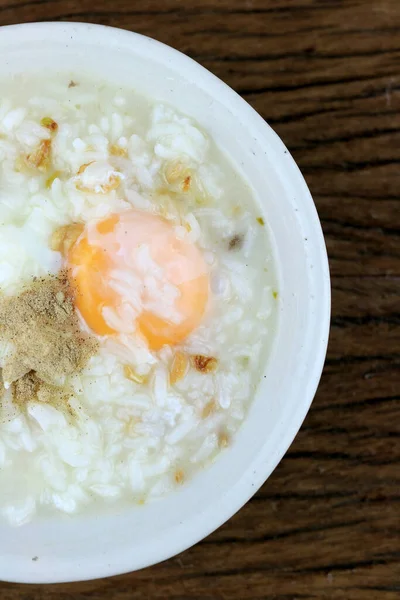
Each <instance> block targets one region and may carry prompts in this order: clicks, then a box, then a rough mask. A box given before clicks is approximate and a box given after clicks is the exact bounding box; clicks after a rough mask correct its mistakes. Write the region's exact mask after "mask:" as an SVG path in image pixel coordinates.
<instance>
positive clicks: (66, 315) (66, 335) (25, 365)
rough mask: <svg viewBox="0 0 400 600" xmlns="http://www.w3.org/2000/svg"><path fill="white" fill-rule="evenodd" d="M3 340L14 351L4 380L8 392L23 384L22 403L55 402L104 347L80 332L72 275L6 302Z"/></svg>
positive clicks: (1, 311)
mask: <svg viewBox="0 0 400 600" xmlns="http://www.w3.org/2000/svg"><path fill="white" fill-rule="evenodd" d="M0 336H1V337H2V338H3V340H5V341H7V342H10V343H11V345H12V346H13V352H12V354H11V355H10V356H8V357H7V359H6V361H5V364H4V366H3V372H2V376H3V380H4V385H5V386H6V387H9V386H10V385H11V384H14V382H17V384H15V385H14V390H13V391H14V397H15V399H16V400H18V403H19V404H20V403H21V399H22V398H25V399H26V401H29V400H31V399H39V400H42V401H44V402H47V401H49V400H50V399H51V396H52V394H55V391H56V390H55V388H60V386H63V385H64V383H65V381H66V378H67V377H69V376H71V375H74V374H76V373H79V371H81V370H82V369H83V368H84V367H85V365H86V364H87V362H88V360H89V358H90V357H91V356H92V355H93V354H94V353H95V352H96V351H97V347H98V344H97V341H96V340H95V339H94V338H93V337H92V336H90V335H88V334H86V333H85V332H83V331H81V329H80V326H79V320H78V316H77V314H76V312H75V308H74V302H73V291H72V289H71V287H70V284H69V281H68V276H67V273H66V272H61V273H60V274H59V276H57V277H52V276H49V277H43V278H39V279H36V280H33V281H32V283H31V284H30V285H29V286H27V287H26V288H25V289H23V290H22V292H21V293H20V294H18V295H17V296H12V297H6V296H3V297H0Z"/></svg>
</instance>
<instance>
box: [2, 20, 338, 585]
mask: <svg viewBox="0 0 400 600" xmlns="http://www.w3.org/2000/svg"><path fill="white" fill-rule="evenodd" d="M0 55H1V64H0V78H2V77H4V76H12V75H13V74H15V73H34V72H39V73H40V74H41V75H43V73H46V72H49V73H51V72H54V70H58V71H60V72H65V71H66V70H72V71H86V72H89V73H91V74H92V75H93V74H95V75H98V76H99V77H100V78H102V79H106V80H108V81H110V82H113V83H120V84H121V86H134V87H135V88H136V89H137V90H138V91H141V92H143V93H144V94H146V95H149V96H150V97H154V98H156V99H158V100H160V101H163V102H166V103H169V104H171V105H172V106H174V107H176V108H177V109H178V110H180V111H182V112H183V113H185V114H187V115H190V116H193V117H194V118H195V119H196V120H197V121H198V122H199V123H200V124H201V125H202V126H203V127H204V128H205V129H206V130H207V131H208V132H209V133H210V134H211V135H212V136H213V138H214V139H215V140H216V142H217V143H218V144H219V146H220V147H222V148H223V149H225V150H226V151H227V153H229V155H230V156H231V158H232V159H233V161H234V162H235V163H236V165H237V168H238V169H240V170H241V171H242V172H243V173H244V175H245V177H246V178H247V179H248V180H249V181H250V182H251V184H252V185H253V188H254V190H255V194H256V197H257V200H258V202H259V204H260V210H261V211H262V213H263V214H264V216H265V221H266V222H267V223H268V224H269V227H270V233H271V236H272V241H273V247H274V250H275V259H276V263H277V267H278V276H279V309H280V314H279V324H278V331H277V334H276V340H275V344H274V346H273V350H272V355H270V357H269V360H268V363H267V364H266V365H265V377H264V378H263V379H262V383H261V385H260V387H259V389H258V391H257V394H256V397H255V398H254V401H253V403H252V406H251V409H250V412H249V415H248V416H247V418H246V420H245V422H244V424H243V426H242V427H241V429H240V431H239V433H238V435H237V438H236V440H235V443H234V444H233V445H232V447H231V448H230V449H228V450H226V451H224V452H223V453H222V454H221V455H220V457H219V458H218V460H217V461H216V462H215V464H213V465H212V466H211V467H210V468H208V469H206V470H204V471H203V472H201V473H199V474H197V476H196V477H194V479H193V481H191V482H190V483H188V484H187V485H186V486H184V487H183V488H182V489H181V490H180V491H179V492H177V493H174V494H171V495H169V496H167V497H166V498H164V499H162V500H160V501H159V502H156V503H154V504H150V505H148V506H143V507H139V508H138V507H132V508H131V509H123V510H122V509H117V508H115V510H112V511H109V512H107V513H105V514H104V513H103V514H101V513H94V514H93V515H90V516H87V515H86V516H76V517H73V518H67V517H59V518H49V519H46V520H36V521H34V522H33V523H32V524H30V525H26V526H24V527H22V528H19V529H14V528H11V527H8V526H6V525H4V524H1V525H0V579H2V580H7V581H18V582H61V581H76V580H83V579H93V578H97V577H105V576H109V575H115V574H119V573H124V572H128V571H132V570H135V569H140V568H142V567H146V566H149V565H151V564H154V563H157V562H159V561H162V560H164V559H167V558H169V557H171V556H173V555H174V554H177V553H178V552H181V551H183V550H185V549H186V548H188V547H189V546H191V545H193V544H195V543H196V542H198V541H199V540H201V539H202V538H204V537H205V536H207V535H208V534H209V533H211V532H212V531H213V530H214V529H216V528H217V527H219V526H220V525H221V524H222V523H224V521H226V520H227V519H229V518H230V517H231V516H232V515H233V514H234V513H235V512H236V511H237V510H238V509H239V508H240V507H241V506H242V505H243V504H244V503H245V502H247V500H248V499H249V498H250V497H251V496H252V495H253V494H254V493H255V492H256V491H257V489H258V488H259V487H260V486H261V485H262V484H263V483H264V481H265V480H266V479H267V477H268V476H269V475H270V474H271V472H272V471H273V469H274V468H275V467H276V465H277V464H278V463H279V461H280V460H281V458H282V456H283V455H284V453H285V452H286V450H287V449H288V447H289V445H290V444H291V442H292V441H293V439H294V437H295V435H296V433H297V431H298V429H299V427H300V425H301V423H302V421H303V419H304V417H305V415H306V413H307V411H308V409H309V407H310V404H311V401H312V399H313V396H314V394H315V391H316V388H317V385H318V381H319V378H320V375H321V371H322V366H323V362H324V358H325V353H326V346H327V339H328V331H329V318H330V285H329V268H328V261H327V256H326V250H325V244H324V239H323V235H322V231H321V227H320V223H319V220H318V216H317V212H316V210H315V206H314V203H313V200H312V198H311V195H310V193H309V191H308V188H307V186H306V184H305V182H304V179H303V177H302V175H301V174H300V171H299V170H298V168H297V166H296V164H295V162H294V160H293V159H292V157H291V156H290V154H289V152H288V151H287V150H286V148H285V146H284V145H283V143H282V142H281V140H280V139H279V138H278V136H277V135H276V134H275V133H274V131H273V130H272V129H271V128H270V127H269V126H268V125H267V124H266V123H265V121H264V120H263V119H262V118H261V117H260V116H259V115H258V114H257V113H256V112H255V111H254V110H253V109H252V108H251V107H250V106H249V105H248V104H247V103H246V102H245V101H244V100H242V99H241V98H240V97H239V96H238V95H237V94H236V93H235V92H233V91H232V90H231V89H230V88H229V87H228V86H226V85H225V84H224V83H222V82H221V81H220V80H219V79H217V78H216V77H215V76H214V75H212V74H211V73H209V72H208V71H206V69H204V68H203V67H201V66H200V65H198V64H197V63H195V62H194V61H193V60H191V59H189V58H187V57H186V56H184V55H183V54H180V53H179V52H177V51H176V50H173V49H172V48H169V47H168V46H165V45H163V44H160V43H159V42H156V41H154V40H152V39H149V38H146V37H143V36H141V35H137V34H134V33H129V32H127V31H122V30H118V29H111V28H107V27H101V26H97V25H85V24H74V23H42V24H29V25H17V26H12V27H3V28H0ZM21 95H23V90H21ZM299 477H301V474H299Z"/></svg>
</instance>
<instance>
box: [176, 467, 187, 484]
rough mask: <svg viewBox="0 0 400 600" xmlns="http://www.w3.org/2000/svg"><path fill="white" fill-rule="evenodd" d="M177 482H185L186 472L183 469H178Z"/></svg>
mask: <svg viewBox="0 0 400 600" xmlns="http://www.w3.org/2000/svg"><path fill="white" fill-rule="evenodd" d="M174 479H175V483H177V484H178V485H182V483H184V482H185V473H184V471H183V470H182V469H177V470H176V471H175V475H174Z"/></svg>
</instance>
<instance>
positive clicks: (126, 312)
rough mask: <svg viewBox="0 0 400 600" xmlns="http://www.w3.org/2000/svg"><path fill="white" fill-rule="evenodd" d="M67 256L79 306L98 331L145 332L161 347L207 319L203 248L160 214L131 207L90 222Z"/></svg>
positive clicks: (150, 342)
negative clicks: (201, 250) (199, 247)
mask: <svg viewBox="0 0 400 600" xmlns="http://www.w3.org/2000/svg"><path fill="white" fill-rule="evenodd" d="M68 262H69V267H70V274H71V282H72V284H73V286H74V287H75V288H76V292H77V293H76V306H77V308H78V310H79V311H80V313H81V315H82V317H83V319H84V320H85V321H86V323H87V325H88V326H89V327H90V328H91V329H92V330H93V331H94V332H95V333H96V334H98V335H100V336H104V335H112V334H118V333H124V334H136V335H137V334H139V335H141V336H143V337H144V338H145V340H146V341H147V343H148V345H149V347H150V348H151V349H153V350H158V349H160V348H161V347H162V346H163V345H165V344H170V345H173V344H178V343H179V342H182V341H183V340H184V339H185V338H186V337H187V336H188V335H189V334H190V333H191V332H192V331H193V330H194V329H196V327H198V325H199V324H200V322H201V320H202V318H203V315H204V312H205V309H206V304H207V300H208V293H209V292H208V290H209V276H208V269H207V265H206V263H205V260H204V258H203V256H202V253H201V252H200V250H199V249H198V248H197V246H195V245H194V244H193V243H191V242H190V241H188V240H187V238H186V236H185V235H180V232H179V228H176V227H175V226H174V225H173V224H172V223H170V222H169V221H167V220H165V219H163V218H161V217H159V216H156V215H153V214H149V213H144V212H141V211H138V210H128V211H126V212H123V213H120V214H113V215H111V216H109V217H107V218H105V219H103V220H101V221H97V222H95V223H89V224H88V225H87V226H86V228H85V230H84V232H83V234H82V235H81V236H80V237H79V239H78V240H77V242H76V243H75V244H74V245H73V246H72V248H71V249H70V251H69V253H68Z"/></svg>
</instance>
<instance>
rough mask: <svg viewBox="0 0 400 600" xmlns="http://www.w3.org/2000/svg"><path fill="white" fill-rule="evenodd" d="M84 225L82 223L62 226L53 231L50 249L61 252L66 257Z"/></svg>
mask: <svg viewBox="0 0 400 600" xmlns="http://www.w3.org/2000/svg"><path fill="white" fill-rule="evenodd" d="M84 228H85V227H84V225H83V224H82V223H71V224H70V225H62V227H58V228H57V229H56V230H55V231H53V233H52V236H51V239H50V247H51V249H52V250H54V251H55V252H61V254H62V255H63V256H66V255H67V254H68V252H69V250H70V248H71V246H73V244H75V242H76V240H77V239H78V237H79V236H80V235H81V233H83V230H84Z"/></svg>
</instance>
